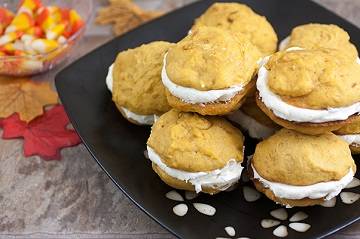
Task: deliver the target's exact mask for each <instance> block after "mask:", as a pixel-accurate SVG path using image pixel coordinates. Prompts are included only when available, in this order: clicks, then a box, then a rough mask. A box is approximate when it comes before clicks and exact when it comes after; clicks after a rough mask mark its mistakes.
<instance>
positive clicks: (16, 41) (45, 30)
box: [0, 0, 85, 57]
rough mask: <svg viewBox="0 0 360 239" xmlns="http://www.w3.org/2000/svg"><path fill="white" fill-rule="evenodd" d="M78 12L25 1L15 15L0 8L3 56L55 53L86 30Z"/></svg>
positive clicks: (0, 33)
mask: <svg viewBox="0 0 360 239" xmlns="http://www.w3.org/2000/svg"><path fill="white" fill-rule="evenodd" d="M84 24H85V23H84V21H83V20H82V19H81V16H80V15H79V14H78V12H76V11H75V10H74V9H69V8H61V7H59V6H44V5H43V4H42V2H41V0H21V1H20V4H19V7H18V9H17V12H16V13H15V14H14V13H12V12H11V11H9V10H7V9H6V8H1V7H0V56H3V55H6V56H7V55H12V56H15V55H16V56H22V55H36V54H44V53H49V52H52V51H53V55H54V57H56V56H57V55H58V54H59V52H57V51H54V50H56V49H57V48H58V47H59V45H60V44H66V42H67V39H68V38H69V37H71V36H72V35H73V34H75V33H76V32H77V31H79V30H80V29H81V28H82V27H83V26H84Z"/></svg>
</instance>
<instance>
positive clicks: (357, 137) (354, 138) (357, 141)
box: [338, 134, 360, 146]
mask: <svg viewBox="0 0 360 239" xmlns="http://www.w3.org/2000/svg"><path fill="white" fill-rule="evenodd" d="M338 136H339V137H341V138H342V139H343V140H344V141H346V142H347V143H348V144H349V145H359V146H360V134H348V135H338Z"/></svg>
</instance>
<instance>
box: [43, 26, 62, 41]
mask: <svg viewBox="0 0 360 239" xmlns="http://www.w3.org/2000/svg"><path fill="white" fill-rule="evenodd" d="M65 28H66V24H64V23H59V24H58V25H56V26H54V27H53V28H51V29H50V30H47V31H46V38H47V39H49V40H55V39H57V38H58V37H59V36H60V35H62V34H63V32H64V31H65Z"/></svg>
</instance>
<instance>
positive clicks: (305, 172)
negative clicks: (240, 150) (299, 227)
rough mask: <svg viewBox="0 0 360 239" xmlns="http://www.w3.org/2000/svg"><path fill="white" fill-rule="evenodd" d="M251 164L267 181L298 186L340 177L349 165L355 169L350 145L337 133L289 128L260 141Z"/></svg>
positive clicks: (347, 169) (346, 171) (354, 170)
mask: <svg viewBox="0 0 360 239" xmlns="http://www.w3.org/2000/svg"><path fill="white" fill-rule="evenodd" d="M252 165H253V167H254V168H255V170H256V171H257V172H258V174H259V175H260V176H261V177H263V178H264V179H266V180H268V181H271V182H279V183H283V184H288V185H297V186H305V185H312V184H316V183H320V182H329V181H337V180H340V179H341V178H343V177H344V176H345V175H346V174H347V173H348V172H349V169H350V168H352V169H353V172H354V173H355V172H356V165H355V163H354V160H353V159H352V157H351V152H350V149H349V146H348V145H347V143H345V142H344V141H343V140H341V139H340V138H339V137H338V136H336V135H334V134H333V133H327V134H323V135H318V136H311V135H305V134H301V133H297V132H295V131H292V130H288V129H281V130H280V131H278V132H277V133H275V134H274V135H273V136H271V137H270V138H268V139H266V140H264V141H262V142H261V143H259V144H258V145H257V146H256V149H255V154H254V156H253V159H252Z"/></svg>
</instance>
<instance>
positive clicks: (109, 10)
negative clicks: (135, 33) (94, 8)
mask: <svg viewBox="0 0 360 239" xmlns="http://www.w3.org/2000/svg"><path fill="white" fill-rule="evenodd" d="M109 2H110V5H109V6H107V7H104V8H102V9H100V10H99V12H98V16H97V17H96V22H97V23H98V24H114V27H113V31H114V33H115V34H116V35H121V34H123V33H125V32H128V31H130V30H132V29H134V28H135V27H137V26H139V25H141V24H143V23H145V22H147V21H149V20H151V19H153V18H156V17H159V16H161V15H162V12H157V11H146V10H143V9H142V8H140V7H139V6H138V5H136V4H135V3H134V2H132V1H130V0H110V1H109Z"/></svg>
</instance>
